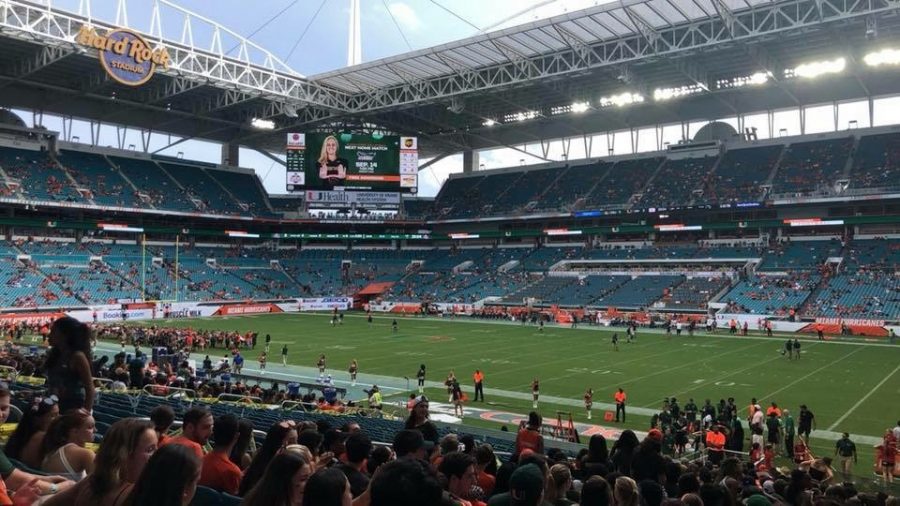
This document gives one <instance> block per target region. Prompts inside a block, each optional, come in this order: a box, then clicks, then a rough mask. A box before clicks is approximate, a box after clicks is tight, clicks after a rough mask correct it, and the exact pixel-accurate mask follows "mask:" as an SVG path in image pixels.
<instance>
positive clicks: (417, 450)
mask: <svg viewBox="0 0 900 506" xmlns="http://www.w3.org/2000/svg"><path fill="white" fill-rule="evenodd" d="M393 447H394V453H395V454H396V455H397V458H398V459H405V458H410V459H416V460H426V459H427V458H428V455H429V454H430V453H431V452H432V451H433V450H434V447H435V444H434V443H433V442H432V441H428V440H426V439H425V438H424V436H422V433H421V432H419V431H417V430H413V429H404V430H401V431H400V432H398V433H397V434H395V435H394V443H393Z"/></svg>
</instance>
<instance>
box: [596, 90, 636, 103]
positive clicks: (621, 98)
mask: <svg viewBox="0 0 900 506" xmlns="http://www.w3.org/2000/svg"><path fill="white" fill-rule="evenodd" d="M643 101H644V96H643V95H641V94H640V93H631V92H627V91H626V92H625V93H619V94H618V95H612V96H609V97H600V107H611V106H617V107H624V106H626V105H631V104H640V103H642V102H643Z"/></svg>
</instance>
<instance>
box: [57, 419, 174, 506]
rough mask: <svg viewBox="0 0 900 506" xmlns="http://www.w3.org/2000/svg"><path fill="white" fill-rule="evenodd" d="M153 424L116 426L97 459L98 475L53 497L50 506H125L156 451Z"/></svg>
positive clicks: (136, 422)
mask: <svg viewBox="0 0 900 506" xmlns="http://www.w3.org/2000/svg"><path fill="white" fill-rule="evenodd" d="M156 442H157V435H156V431H155V430H154V428H153V424H152V423H151V422H149V421H145V420H140V419H138V418H125V419H123V420H119V421H118V422H116V423H114V424H112V426H111V427H110V428H109V430H107V431H106V435H105V436H104V437H103V444H101V445H100V450H99V451H97V457H96V458H95V459H94V472H93V473H92V474H91V475H90V476H88V477H87V478H85V479H84V480H81V481H80V482H78V484H76V485H75V486H74V487H71V488H68V489H66V490H65V491H63V492H60V493H59V494H56V495H54V496H52V497H50V498H49V499H48V500H47V501H46V502H44V504H45V505H46V506H121V505H122V504H123V503H124V502H125V498H126V497H128V494H129V492H131V488H132V487H133V486H134V484H135V482H136V481H137V479H138V477H139V476H140V475H141V472H143V470H144V466H145V465H146V464H147V461H148V460H150V457H151V456H152V455H153V453H154V452H155V451H156Z"/></svg>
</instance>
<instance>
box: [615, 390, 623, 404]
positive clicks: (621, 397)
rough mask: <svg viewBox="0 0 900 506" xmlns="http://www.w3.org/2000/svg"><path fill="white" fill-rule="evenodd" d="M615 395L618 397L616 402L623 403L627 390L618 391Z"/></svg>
mask: <svg viewBox="0 0 900 506" xmlns="http://www.w3.org/2000/svg"><path fill="white" fill-rule="evenodd" d="M614 397H615V399H616V404H622V403H623V402H625V392H616V395H615V396H614Z"/></svg>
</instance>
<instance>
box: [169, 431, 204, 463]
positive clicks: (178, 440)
mask: <svg viewBox="0 0 900 506" xmlns="http://www.w3.org/2000/svg"><path fill="white" fill-rule="evenodd" d="M165 445H182V446H187V447H188V448H190V449H191V450H194V454H195V455H196V456H197V458H198V459H203V447H201V446H200V445H199V444H198V443H195V442H194V441H191V440H190V439H188V438H186V437H184V436H178V437H170V438H168V439H166V441H165V442H164V443H163V444H161V445H160V446H165Z"/></svg>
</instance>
